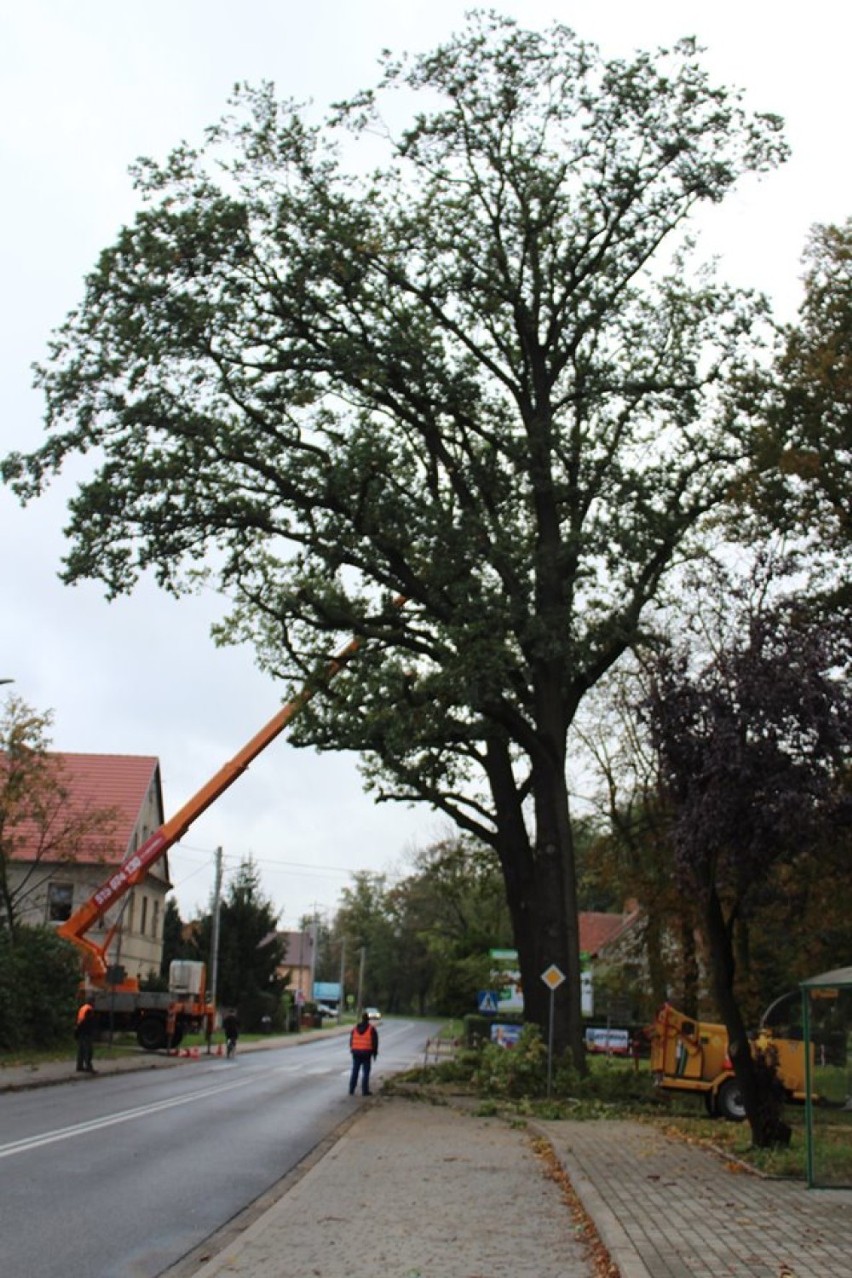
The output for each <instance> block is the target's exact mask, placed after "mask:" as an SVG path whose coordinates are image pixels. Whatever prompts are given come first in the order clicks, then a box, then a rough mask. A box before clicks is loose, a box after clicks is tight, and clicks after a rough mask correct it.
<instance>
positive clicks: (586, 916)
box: [579, 910, 636, 955]
mask: <svg viewBox="0 0 852 1278" xmlns="http://www.w3.org/2000/svg"><path fill="white" fill-rule="evenodd" d="M635 915H636V911H635V910H634V911H633V912H632V913H630V914H593V913H582V914H581V915H580V920H579V922H580V950H581V952H582V953H584V954H590V955H595V954H599V953H600V951H601V950H602V949H603V948H604V946H606V945H609V944H610V943H611V942H612V941H614V940H615V938H616V937H617V936H618V935H619V933H620V932H621V931H622V930H623V929H624V928H625V927H626V925H627V924H628V923H629V922H630V921H631V920H632V919H633V918H634V917H635Z"/></svg>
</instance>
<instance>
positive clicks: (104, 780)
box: [12, 752, 162, 864]
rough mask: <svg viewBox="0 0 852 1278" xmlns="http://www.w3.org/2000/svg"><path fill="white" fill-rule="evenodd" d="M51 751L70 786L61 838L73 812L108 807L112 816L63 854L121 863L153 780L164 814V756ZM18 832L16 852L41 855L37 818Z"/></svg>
mask: <svg viewBox="0 0 852 1278" xmlns="http://www.w3.org/2000/svg"><path fill="white" fill-rule="evenodd" d="M47 757H48V759H50V760H55V762H56V764H57V765H58V769H59V778H60V784H61V785H62V787H63V788H64V789H65V790H66V791H67V792H68V803H67V805H66V806H65V808H64V810H63V812H62V813H61V814H57V818H56V820H55V821H54V822H53V835H54V839H57V838H58V832H59V831H60V830H61V826H62V824H64V823H67V821H68V820H69V818H71V819H74V818H79V817H82V816H84V815H85V814H86V813H91V812H96V811H103V810H104V809H108V810H109V813H110V818H111V819H110V820H108V821H107V820H105V821H104V822H103V824H102V825H101V826H99V827H98V828H96V829H95V830H94V831H93V832H92V833H91V834H86V835H84V836H83V837H82V839H81V840H80V841H79V843H78V844H77V845H76V846H75V847H74V848H73V849H67V850H66V852H65V854H64V855H62V859H66V857H67V856H68V853H69V852H71V853H72V855H73V859H74V860H75V861H79V862H85V863H88V864H91V863H94V862H100V863H107V864H119V863H120V862H121V861H123V860H124V857H125V856H126V855H127V853H128V851H129V849H130V840H131V838H132V836H133V831H134V829H135V827H136V824H137V822H138V820H139V818H140V815H141V810H142V806H143V804H144V802H145V799H146V796H147V794H148V790H149V788H150V786H151V783H152V782H154V783H155V785H156V788H157V795H158V813H159V815H160V819H162V816H161V814H162V800H161V799H160V798H159V788H160V780H159V762H158V760H157V759H156V758H155V757H153V756H150V755H130V754H65V753H58V752H56V753H51V754H48V756H47ZM148 833H151V831H150V830H149V831H148ZM14 834H15V847H14V850H13V853H12V855H13V858H14V859H15V860H22V861H26V860H33V859H34V857H35V856H36V855H37V848H38V839H39V829H38V827H37V826H36V824H35V823H34V822H33V821H22V822H21V823H20V825H19V826H18V827H16V829H15V831H14ZM60 855H61V854H60ZM45 859H46V860H54V859H57V857H54V856H51V855H49V854H48V855H46V856H45Z"/></svg>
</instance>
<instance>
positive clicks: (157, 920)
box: [151, 901, 160, 940]
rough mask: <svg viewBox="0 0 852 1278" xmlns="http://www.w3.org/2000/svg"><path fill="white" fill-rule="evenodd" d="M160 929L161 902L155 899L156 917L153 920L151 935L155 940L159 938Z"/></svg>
mask: <svg viewBox="0 0 852 1278" xmlns="http://www.w3.org/2000/svg"><path fill="white" fill-rule="evenodd" d="M159 931H160V902H159V901H155V902H154V917H153V919H152V920H151V935H152V936H153V938H154V940H156V939H157V936H158V935H159Z"/></svg>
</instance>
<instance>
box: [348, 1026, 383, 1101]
mask: <svg viewBox="0 0 852 1278" xmlns="http://www.w3.org/2000/svg"><path fill="white" fill-rule="evenodd" d="M349 1050H350V1051H351V1053H352V1073H351V1074H350V1075H349V1095H350V1096H352V1095H353V1094H354V1092H355V1088H356V1087H357V1085H358V1075H359V1073H360V1075H361V1093H362V1095H364V1096H370V1095H372V1093H371V1092H370V1066H371V1065H372V1063H373V1061H374V1060H375V1059H376V1057H377V1056H378V1054H379V1034H378V1030H377V1029H376V1027H375V1025H371V1024H370V1018H369V1017H368V1016H367V1013H366V1012H362V1013H361V1019H360V1021H359V1022H358V1024H357V1025H356V1026H355V1028H354V1029H353V1031H352V1033H351V1034H350V1035H349Z"/></svg>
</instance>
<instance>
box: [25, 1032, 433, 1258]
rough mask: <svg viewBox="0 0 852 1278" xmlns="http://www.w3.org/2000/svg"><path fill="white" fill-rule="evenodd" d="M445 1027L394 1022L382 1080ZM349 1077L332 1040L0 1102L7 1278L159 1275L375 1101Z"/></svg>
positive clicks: (384, 1042)
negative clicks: (352, 1086) (353, 1087)
mask: <svg viewBox="0 0 852 1278" xmlns="http://www.w3.org/2000/svg"><path fill="white" fill-rule="evenodd" d="M435 1028H436V1027H435V1026H430V1025H427V1024H425V1023H424V1022H415V1021H405V1020H391V1021H386V1022H385V1023H384V1025H383V1026H382V1027H381V1029H380V1035H381V1045H380V1052H379V1060H378V1062H377V1065H376V1067H375V1074H374V1078H375V1081H376V1084H378V1083H380V1081H381V1077H382V1075H383V1074H388V1073H393V1072H395V1071H398V1070H400V1069H404V1068H406V1067H408V1066H410V1065H411V1064H412V1063H415V1062H416V1061H418V1060H420V1059H422V1052H423V1046H424V1043H425V1040H426V1038H427V1037H428V1035H429V1034H430V1033H433V1032H434V1031H435ZM348 1072H349V1053H348V1047H347V1039H346V1038H345V1037H330V1038H328V1039H320V1040H317V1041H314V1042H310V1043H307V1042H306V1043H303V1044H299V1045H298V1046H292V1047H281V1048H270V1049H268V1050H264V1051H257V1052H243V1053H239V1052H238V1054H237V1056H236V1058H235V1059H234V1060H227V1059H226V1058H225V1057H215V1056H214V1057H204V1056H202V1058H201V1059H200V1060H199V1061H196V1062H192V1063H191V1064H187V1065H186V1066H182V1067H181V1068H178V1069H173V1070H148V1071H142V1072H138V1073H129V1074H116V1075H112V1076H110V1077H103V1078H98V1079H93V1080H92V1081H91V1083H90V1084H89V1085H87V1086H83V1087H81V1086H79V1085H75V1084H74V1083H67V1084H60V1085H57V1086H55V1087H48V1088H43V1089H40V1090H38V1091H30V1092H27V1091H24V1092H16V1093H7V1094H4V1095H0V1238H2V1240H3V1241H2V1261H0V1271H1V1272H2V1274H3V1275H4V1278H30V1276H31V1275H38V1278H67V1275H68V1274H70V1273H74V1274H81V1275H86V1278H156V1275H159V1274H162V1273H164V1272H165V1271H166V1270H168V1269H170V1268H171V1267H172V1266H174V1265H176V1264H177V1263H178V1262H179V1261H180V1260H181V1258H182V1257H184V1256H186V1255H187V1254H188V1253H190V1252H192V1251H193V1250H194V1249H196V1248H197V1247H198V1246H199V1245H200V1244H201V1243H202V1242H203V1241H204V1239H206V1238H208V1237H209V1236H210V1235H211V1234H213V1233H215V1232H216V1231H217V1230H219V1229H221V1228H222V1227H223V1226H225V1225H226V1224H227V1222H228V1221H231V1220H233V1219H234V1218H235V1217H237V1216H238V1215H239V1214H240V1213H241V1212H243V1211H244V1210H245V1209H246V1208H247V1207H248V1206H249V1205H250V1204H251V1203H252V1202H254V1201H255V1200H257V1199H258V1198H262V1197H263V1196H264V1195H265V1194H266V1193H267V1192H268V1191H270V1190H271V1189H272V1187H273V1186H274V1185H276V1183H277V1182H278V1181H280V1180H281V1178H282V1177H284V1176H286V1175H287V1173H288V1172H290V1171H292V1169H293V1168H294V1167H296V1165H297V1164H298V1163H300V1162H301V1161H302V1159H304V1158H305V1157H306V1156H307V1155H308V1154H309V1153H310V1152H311V1151H312V1150H314V1149H316V1147H317V1146H318V1145H320V1144H321V1143H322V1142H323V1141H324V1140H325V1139H327V1138H328V1137H329V1135H330V1134H331V1133H332V1132H333V1131H334V1129H335V1128H336V1127H337V1126H338V1125H339V1124H341V1123H342V1122H344V1121H345V1120H346V1119H347V1118H348V1117H349V1116H350V1115H351V1114H352V1112H353V1109H354V1108H355V1107H356V1106H358V1105H361V1104H364V1103H365V1102H364V1101H363V1100H362V1099H361V1098H360V1097H358V1096H356V1097H350V1096H349V1095H348V1089H347V1081H348ZM366 1103H367V1104H369V1102H366ZM327 1208H328V1204H318V1206H317V1214H318V1216H319V1215H322V1214H323V1212H324V1213H325V1214H326V1215H327V1214H328V1212H327Z"/></svg>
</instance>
